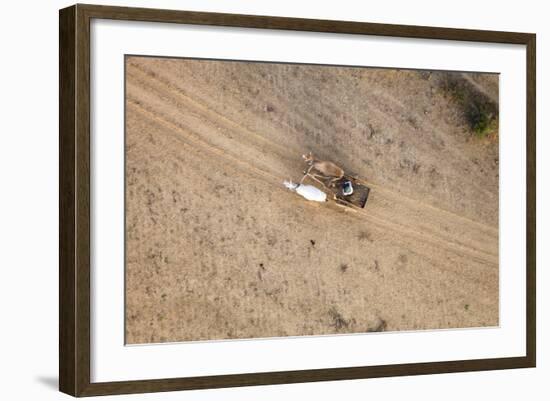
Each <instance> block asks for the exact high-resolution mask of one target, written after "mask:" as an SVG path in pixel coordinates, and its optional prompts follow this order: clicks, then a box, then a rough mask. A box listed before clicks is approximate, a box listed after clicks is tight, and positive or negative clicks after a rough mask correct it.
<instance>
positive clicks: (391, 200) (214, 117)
mask: <svg viewBox="0 0 550 401" xmlns="http://www.w3.org/2000/svg"><path fill="white" fill-rule="evenodd" d="M137 70H139V69H137ZM142 73H143V74H145V72H143V71H142ZM142 78H143V76H142ZM155 80H156V82H158V83H160V84H161V85H163V88H162V89H161V91H162V93H166V91H169V92H171V93H172V94H173V96H175V97H178V100H179V101H181V102H182V103H183V104H185V105H186V106H187V107H188V108H190V109H192V110H193V112H195V113H196V112H197V111H198V112H199V114H200V116H201V117H202V119H203V120H204V121H208V122H209V123H212V122H213V121H217V122H218V123H221V125H225V129H226V130H232V131H233V132H235V133H236V134H237V135H235V136H238V137H239V138H241V137H242V133H245V134H246V135H248V136H249V137H251V138H253V139H254V141H256V142H257V143H258V142H261V143H262V144H263V145H267V146H270V147H271V148H272V149H271V151H270V152H269V154H274V153H275V154H277V156H278V158H279V159H284V158H285V156H286V159H287V160H291V159H290V158H289V157H288V156H287V155H288V148H284V147H283V146H281V145H278V144H276V143H274V142H272V141H270V140H268V139H266V138H264V137H262V136H261V135H259V134H257V133H255V132H252V131H251V130H248V129H246V127H243V126H241V125H240V124H238V123H236V122H234V121H232V120H230V119H228V118H226V117H224V116H221V115H219V114H217V113H214V112H211V111H210V110H209V109H208V108H207V107H206V106H204V105H202V104H200V103H198V102H196V101H194V100H193V99H190V98H189V97H188V96H186V95H185V94H184V93H181V91H180V90H175V89H174V88H173V87H170V85H169V84H168V83H165V82H162V81H160V80H158V79H155ZM148 88H149V89H154V88H152V87H150V86H149V87H148ZM218 132H219V130H218ZM222 133H223V131H222ZM273 148H276V150H275V149H273ZM248 166H249V168H252V167H253V165H252V164H251V162H249V163H248ZM264 171H265V170H264ZM272 176H273V177H276V175H272ZM279 180H280V181H282V179H279ZM368 185H370V186H371V187H372V188H377V190H376V194H374V193H373V199H371V200H370V201H369V202H370V204H371V205H372V204H374V205H373V207H374V209H373V208H369V215H371V216H374V218H377V217H376V216H377V215H378V219H379V221H382V220H385V221H387V224H392V225H393V227H394V229H400V230H405V231H406V230H408V231H409V232H411V231H412V232H418V230H411V229H410V228H407V226H405V225H403V224H401V223H399V222H396V221H395V220H394V219H392V218H391V217H390V216H391V215H395V212H396V209H395V207H394V208H389V207H384V205H389V204H393V205H398V206H399V207H401V208H403V200H405V201H408V203H409V205H408V209H407V208H405V210H404V213H401V214H406V215H407V216H408V218H409V220H413V221H414V223H415V225H417V226H420V227H422V229H423V230H422V231H424V232H427V233H428V234H431V235H433V236H434V237H439V238H441V239H442V240H444V241H446V242H447V243H449V242H453V243H455V244H456V245H458V246H461V247H463V248H471V249H473V250H475V251H477V252H480V253H485V254H486V256H488V257H492V258H498V254H496V253H495V252H491V249H489V250H487V249H482V248H480V247H479V246H475V244H478V243H483V241H486V240H487V235H489V236H490V237H492V238H491V239H492V240H495V239H496V240H498V231H497V230H496V229H493V228H491V227H489V226H486V225H483V224H482V223H479V222H474V221H472V220H469V219H468V218H465V217H462V216H458V215H456V214H453V213H452V212H447V211H445V210H442V209H439V208H436V207H434V206H431V205H429V204H421V203H420V202H418V201H415V200H411V199H410V198H407V197H404V196H403V195H401V194H397V193H395V192H394V191H391V190H388V189H386V188H381V187H379V186H377V185H376V184H374V183H370V182H369V183H368ZM413 203H414V205H413ZM369 206H370V205H369ZM422 210H426V212H422ZM427 210H431V211H432V213H431V215H430V213H428V212H427ZM433 213H437V214H443V218H439V219H438V220H441V221H445V217H446V218H447V219H448V218H458V219H460V220H461V221H462V222H463V223H465V222H467V223H473V228H472V229H469V230H467V231H468V232H466V233H465V237H466V239H467V240H468V241H466V242H461V241H459V240H458V239H457V238H456V236H454V237H453V236H449V235H448V234H446V233H445V232H444V230H440V231H436V230H434V229H433V228H432V227H436V226H435V225H434V224H430V225H426V224H425V223H424V222H425V221H426V219H425V216H426V215H430V217H432V220H433ZM415 216H418V218H415ZM449 225H451V226H452V224H449V223H448V221H446V222H444V223H441V224H439V226H444V227H445V226H449ZM480 234H481V236H482V237H485V238H479V237H480ZM490 242H492V241H490ZM493 248H496V247H493ZM493 262H495V261H494V260H493ZM495 263H496V262H495Z"/></svg>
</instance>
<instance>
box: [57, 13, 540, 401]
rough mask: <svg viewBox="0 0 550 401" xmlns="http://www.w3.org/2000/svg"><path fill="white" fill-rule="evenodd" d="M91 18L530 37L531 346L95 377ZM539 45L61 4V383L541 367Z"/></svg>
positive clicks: (156, 383)
mask: <svg viewBox="0 0 550 401" xmlns="http://www.w3.org/2000/svg"><path fill="white" fill-rule="evenodd" d="M92 18H100V19H112V20H131V21H148V22H170V23H182V24H197V25H212V26H227V27H243V28H266V29H282V30H294V31H310V32H330V33H346V34H359V35H361V34H363V35H378V36H392V37H401V38H423V39H441V40H457V41H476V42H492V43H509V44H520V45H525V46H526V49H527V51H526V53H527V59H526V66H527V70H526V71H527V84H526V87H527V121H526V127H527V131H526V132H527V138H526V140H527V193H526V200H527V216H526V217H527V227H526V244H525V246H526V252H527V258H526V283H527V288H526V294H527V299H526V308H527V309H526V316H527V319H526V327H525V330H526V351H527V352H526V356H523V357H512V358H493V359H476V360H461V361H441V362H430V363H410V364H398V365H382V366H366V367H349V368H329V369H315V370H300V371H282V372H266V373H250V374H231V375H222V376H203V377H187V378H186V377H181V378H167V379H155V380H135V381H119V382H101V383H91V381H90V362H91V355H90V339H91V336H90V295H91V294H90V21H91V19H92ZM535 48H536V36H535V34H530V33H513V32H496V31H481V30H465V29H450V28H434V27H420V26H404V25H387V24H372V23H362V22H347V21H328V20H313V19H297V18H282V17H267V16H253V15H236V14H218V13H202V12H188V11H170V10H156V9H142V8H125V7H109V6H96V5H80V4H78V5H74V6H71V7H68V8H65V9H62V10H60V14H59V96H60V102H59V130H60V140H59V152H60V165H59V229H60V234H59V261H60V262H59V275H60V277H59V284H60V285H59V389H60V391H62V392H64V393H67V394H70V395H73V396H94V395H106V394H123V393H143V392H155V391H173V390H187V389H204V388H219V387H235V386H251V385H264V384H280V383H297V382H314V381H324V380H348V379H363V378H374V377H389V376H401V375H421V374H433V373H448V372H466V371H481V370H495V369H511V368H526V367H534V366H535V363H536V304H535V302H536V293H535V287H536V285H535V284H536V271H535V246H536V244H535V231H536V227H535V216H536V211H535V208H536V200H535V195H536V187H535V185H536V184H535V170H536V166H535V158H536V155H535V143H536V142H535V141H536V139H535V120H536V94H535V82H536V81H535V80H536V78H535V74H536V70H535V68H536V67H535V64H536V59H535Z"/></svg>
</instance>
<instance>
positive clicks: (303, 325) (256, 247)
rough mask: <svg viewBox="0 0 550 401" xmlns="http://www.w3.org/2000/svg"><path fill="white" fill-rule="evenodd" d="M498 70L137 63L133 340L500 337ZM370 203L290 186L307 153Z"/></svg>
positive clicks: (130, 175) (129, 250) (132, 120)
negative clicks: (459, 332) (494, 332)
mask: <svg viewBox="0 0 550 401" xmlns="http://www.w3.org/2000/svg"><path fill="white" fill-rule="evenodd" d="M466 92H467V96H466V99H467V100H468V99H472V98H475V97H480V98H483V99H484V101H487V102H489V103H491V102H492V103H494V104H496V106H495V107H496V109H497V110H498V75H490V74H461V73H441V72H426V71H411V70H393V69H373V68H349V67H345V68H344V67H326V66H311V65H289V64H271V63H250V62H221V61H207V60H187V59H169V58H146V57H127V59H126V342H127V343H128V344H136V343H158V342H173V341H189V340H211V339H235V338H253V337H278V336H301V335H320V334H341V333H358V332H371V331H396V330H423V329H441V328H466V327H480V326H495V325H498V323H499V292H498V291H499V287H498V212H499V210H498V178H499V177H498V133H496V134H495V132H493V133H492V134H490V135H484V136H483V137H480V136H479V135H475V134H474V133H473V132H472V128H471V126H470V124H469V121H468V117H467V114H468V113H467V110H466V107H465V100H464V99H465V98H464V93H466ZM307 151H312V152H313V153H314V154H315V155H316V156H317V157H319V158H322V159H326V160H330V161H332V162H335V163H337V164H338V165H340V166H341V167H342V168H344V169H345V170H346V172H349V173H350V174H355V175H357V176H359V177H361V178H363V179H364V180H366V181H367V182H368V183H369V185H370V187H371V193H370V197H369V200H368V202H367V205H366V207H365V209H362V210H359V211H353V210H351V211H346V210H345V209H343V208H342V207H339V206H337V205H335V204H334V203H331V202H328V203H325V204H320V203H314V202H308V201H306V200H305V199H303V198H301V197H300V196H298V195H297V194H295V193H293V192H291V191H289V190H287V189H286V188H285V187H284V186H283V180H285V179H293V180H298V179H299V178H300V177H301V172H302V171H303V170H304V168H305V165H304V163H303V161H302V158H301V155H302V154H303V153H306V152H307Z"/></svg>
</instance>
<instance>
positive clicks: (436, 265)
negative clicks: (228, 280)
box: [128, 102, 492, 302]
mask: <svg viewBox="0 0 550 401" xmlns="http://www.w3.org/2000/svg"><path fill="white" fill-rule="evenodd" d="M128 106H129V109H130V110H132V111H136V112H138V113H140V114H142V115H143V116H144V117H145V118H146V119H148V120H149V121H151V122H154V123H155V124H158V125H160V126H162V127H164V129H167V130H168V131H169V132H173V131H175V130H177V131H181V130H182V129H183V128H182V127H176V126H175V124H174V123H173V122H170V121H167V120H164V119H163V118H157V117H156V114H157V113H153V112H151V111H148V110H147V109H146V108H143V107H142V106H140V105H138V104H136V103H134V102H130V103H129V104H128ZM186 133H187V134H189V132H188V131H187V130H186ZM170 136H171V137H173V138H174V139H176V140H177V141H179V142H181V141H183V142H181V143H183V144H184V145H185V146H186V147H187V148H188V149H189V150H190V151H192V152H193V153H194V154H196V155H197V156H199V157H201V158H204V160H205V162H206V161H208V160H211V159H210V157H209V156H205V152H203V150H206V151H207V152H215V153H216V155H221V156H223V158H224V159H225V160H224V161H223V162H224V163H225V164H226V166H229V167H230V168H231V169H237V170H241V171H243V170H244V172H245V173H246V174H248V175H250V176H251V177H252V178H254V179H261V180H262V181H263V182H270V181H271V182H273V183H278V178H277V177H276V176H274V175H270V174H267V175H266V174H263V173H262V172H261V170H258V169H256V168H255V167H254V166H251V165H249V164H247V163H240V162H241V161H240V160H238V159H237V160H235V159H234V158H232V157H227V156H228V155H225V154H224V153H223V151H222V152H221V153H219V152H218V151H217V150H216V149H215V148H213V147H211V146H210V145H208V144H203V143H201V144H199V143H195V142H194V141H192V140H191V141H190V140H189V138H188V135H185V136H184V135H181V134H180V133H176V134H174V135H170ZM201 149H202V150H201ZM220 161H221V160H220ZM236 161H237V162H239V163H235V162H236ZM237 165H240V166H239V167H237ZM243 167H244V169H243ZM266 178H271V179H272V180H268V179H266ZM279 196H282V197H285V198H287V199H288V201H285V202H288V203H289V204H291V203H292V202H301V200H300V199H298V198H297V197H296V196H295V195H294V194H292V193H291V192H288V191H284V190H282V191H281V193H280V194H279ZM283 203H284V202H283ZM220 204H221V203H220ZM300 207H304V208H306V209H308V210H310V212H311V213H313V214H316V213H318V211H319V210H321V208H324V207H326V206H324V205H319V204H316V203H309V202H305V203H300ZM311 209H313V210H311ZM361 212H362V211H360V213H361ZM354 214H355V213H354ZM364 217H365V220H367V221H369V223H373V221H372V219H371V216H368V215H366V214H364ZM347 218H349V219H352V220H354V216H352V215H348V217H347ZM338 219H339V218H338ZM311 225H316V221H315V220H311ZM375 225H376V226H377V227H378V229H379V230H380V232H381V233H387V232H388V226H387V225H386V224H384V222H378V223H375ZM317 229H318V230H319V231H322V230H323V229H324V227H323V226H322V225H321V226H319V225H317ZM399 234H401V233H399ZM413 239H415V240H417V239H418V238H417V236H416V235H413ZM398 242H403V238H401V239H400V240H398ZM405 243H406V242H405ZM406 244H407V246H410V245H411V244H410V243H406ZM430 246H432V247H434V248H436V249H439V250H440V253H441V252H442V250H441V248H440V247H439V246H438V245H433V244H431V245H430ZM424 247H425V244H423V245H422V246H420V247H416V248H417V250H416V251H409V253H411V254H417V255H419V256H421V257H422V258H423V259H424V260H426V261H430V263H431V264H432V266H433V269H435V270H437V271H440V272H441V273H442V274H443V273H445V274H448V273H452V274H453V275H454V276H455V277H456V279H457V280H466V281H467V282H468V283H469V286H478V287H481V289H480V291H481V293H483V292H487V291H491V290H492V289H491V288H490V286H489V287H487V284H486V283H484V282H480V281H479V280H477V279H476V278H475V277H476V276H475V273H474V274H473V275H472V277H471V279H469V278H468V277H469V276H470V275H471V274H472V273H469V272H468V271H467V270H465V269H464V268H461V267H460V266H458V265H457V266H456V268H454V269H451V270H450V269H449V266H448V260H446V261H447V265H445V264H444V263H443V261H445V259H442V260H438V257H437V255H439V254H434V253H433V252H430V251H427V252H426V253H422V252H421V251H420V250H421V249H423V248H424ZM339 248H340V252H341V253H342V256H343V255H346V254H347V252H345V251H343V249H344V247H339ZM450 251H451V252H453V250H450ZM453 253H456V252H453ZM456 254H457V256H459V257H462V256H464V255H463V254H462V253H456ZM347 256H348V257H350V258H352V257H353V255H351V254H347ZM476 261H477V262H478V263H481V264H483V265H485V264H486V262H485V261H483V260H476ZM430 274H433V273H429V272H428V271H424V272H422V277H421V276H419V275H416V276H411V277H410V278H409V281H414V282H416V283H418V284H422V285H423V286H426V285H429V284H426V283H429V281H430V277H431V276H430ZM431 278H433V277H431ZM448 285H450V284H448ZM453 291H459V292H460V293H461V294H464V295H467V294H468V292H469V291H472V290H471V288H470V287H459V288H458V289H456V288H453ZM487 302H489V301H487Z"/></svg>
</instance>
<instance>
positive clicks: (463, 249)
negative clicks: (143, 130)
mask: <svg viewBox="0 0 550 401" xmlns="http://www.w3.org/2000/svg"><path fill="white" fill-rule="evenodd" d="M128 100H129V101H130V103H133V105H134V106H136V107H137V108H138V109H141V110H142V111H143V112H144V113H146V114H148V116H149V118H151V119H153V120H156V121H158V122H160V123H162V124H163V125H169V126H172V128H173V129H174V130H176V131H179V132H180V134H181V133H184V134H185V133H187V134H188V135H187V139H189V140H190V141H192V142H193V143H194V144H195V145H197V146H201V147H203V148H204V149H205V150H207V151H209V152H211V153H214V154H216V155H217V156H221V157H226V158H229V159H231V160H232V161H233V162H234V163H236V164H239V165H241V166H243V167H244V169H245V170H247V171H252V172H254V173H256V174H258V175H260V176H262V177H264V178H267V179H269V180H270V181H271V182H272V183H274V184H275V185H277V186H280V183H281V182H282V180H283V179H284V178H282V177H280V176H277V175H276V174H274V173H273V172H268V171H265V170H263V169H260V168H258V167H256V166H255V165H254V164H251V163H250V162H247V161H244V160H243V159H242V158H240V157H238V156H236V155H232V154H231V153H229V152H227V151H226V150H223V149H220V148H217V147H215V146H213V145H212V144H211V143H208V142H207V141H205V140H204V139H202V138H200V137H199V136H198V135H196V134H194V133H192V130H191V129H190V128H189V127H186V126H185V125H183V124H182V123H176V122H173V121H170V120H169V118H167V117H166V116H163V113H162V112H160V111H157V110H155V111H152V110H147V108H145V107H144V106H143V105H141V104H139V103H138V102H136V101H135V100H133V99H132V97H129V98H128ZM161 116H162V117H161ZM190 137H192V139H191V138H190ZM283 190H284V189H283V188H282V187H281V191H283ZM357 213H358V214H360V215H362V216H363V217H364V218H365V220H367V221H368V222H370V223H374V224H377V225H378V226H380V227H383V228H385V229H390V230H393V231H396V232H398V233H399V234H401V235H408V236H412V237H415V238H416V239H418V240H420V241H423V242H427V243H431V244H432V245H433V246H435V247H440V246H442V247H444V248H446V249H449V250H453V251H454V252H455V253H457V254H459V255H460V254H467V255H469V256H470V257H472V258H473V259H475V260H477V261H479V262H482V263H489V264H494V263H497V261H495V260H494V258H491V257H487V255H485V254H483V252H480V251H479V250H478V249H475V248H469V247H467V246H464V245H460V244H457V243H456V242H449V241H447V240H445V239H441V238H438V237H436V236H434V235H426V234H424V233H423V232H420V231H417V230H414V229H410V228H408V227H406V226H404V225H402V224H399V223H395V222H391V221H386V220H384V219H383V218H380V217H377V216H376V214H374V213H367V212H366V211H364V210H357Z"/></svg>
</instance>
